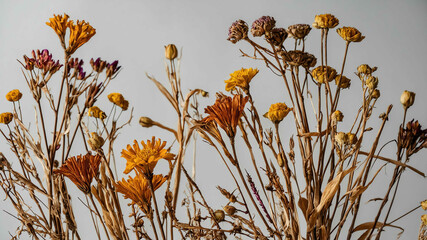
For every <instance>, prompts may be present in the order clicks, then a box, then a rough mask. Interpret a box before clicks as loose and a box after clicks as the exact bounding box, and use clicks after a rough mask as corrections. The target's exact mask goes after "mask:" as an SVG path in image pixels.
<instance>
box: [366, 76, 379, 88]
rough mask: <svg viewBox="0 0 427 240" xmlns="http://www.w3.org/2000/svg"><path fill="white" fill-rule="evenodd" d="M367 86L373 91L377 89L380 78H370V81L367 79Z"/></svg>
mask: <svg viewBox="0 0 427 240" xmlns="http://www.w3.org/2000/svg"><path fill="white" fill-rule="evenodd" d="M366 86H368V88H369V89H371V90H374V89H376V88H377V87H378V78H377V77H374V76H370V77H369V78H368V79H366Z"/></svg>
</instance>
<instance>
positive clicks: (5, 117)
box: [0, 112, 13, 124]
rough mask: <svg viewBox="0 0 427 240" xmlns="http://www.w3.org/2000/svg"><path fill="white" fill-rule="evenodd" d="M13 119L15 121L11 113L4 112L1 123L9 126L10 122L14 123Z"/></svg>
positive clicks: (1, 115)
mask: <svg viewBox="0 0 427 240" xmlns="http://www.w3.org/2000/svg"><path fill="white" fill-rule="evenodd" d="M12 119H13V114H12V113H10V112H4V113H2V114H0V123H3V124H9V123H10V122H12Z"/></svg>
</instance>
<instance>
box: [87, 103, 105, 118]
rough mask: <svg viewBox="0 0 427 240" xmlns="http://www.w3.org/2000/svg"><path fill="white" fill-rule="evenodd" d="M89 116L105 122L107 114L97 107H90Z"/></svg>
mask: <svg viewBox="0 0 427 240" xmlns="http://www.w3.org/2000/svg"><path fill="white" fill-rule="evenodd" d="M87 115H88V116H89V117H94V118H99V119H101V120H104V119H105V118H106V117H107V115H105V113H104V112H103V111H102V110H101V109H100V108H99V107H97V106H93V107H90V108H89V109H88V111H87Z"/></svg>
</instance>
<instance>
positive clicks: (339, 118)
mask: <svg viewBox="0 0 427 240" xmlns="http://www.w3.org/2000/svg"><path fill="white" fill-rule="evenodd" d="M343 118H344V114H342V112H341V111H340V110H336V111H335V112H334V113H333V114H332V119H333V120H335V121H337V122H342V120H343Z"/></svg>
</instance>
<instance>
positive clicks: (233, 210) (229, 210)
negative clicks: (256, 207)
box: [223, 205, 236, 216]
mask: <svg viewBox="0 0 427 240" xmlns="http://www.w3.org/2000/svg"><path fill="white" fill-rule="evenodd" d="M223 209H224V211H225V213H227V215H229V216H232V215H234V213H236V208H235V207H233V206H230V205H227V206H225V207H223Z"/></svg>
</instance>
